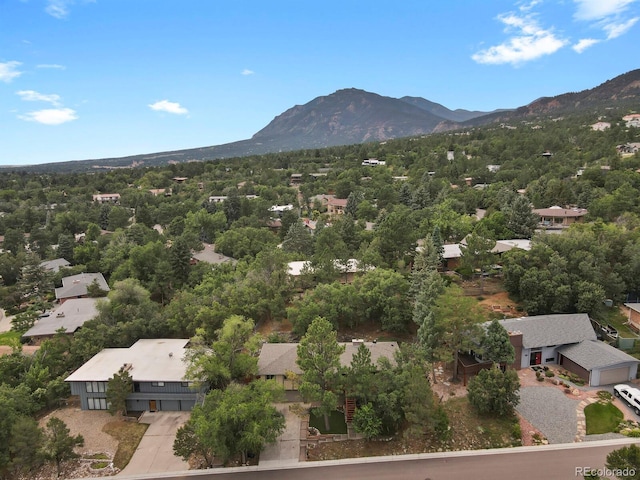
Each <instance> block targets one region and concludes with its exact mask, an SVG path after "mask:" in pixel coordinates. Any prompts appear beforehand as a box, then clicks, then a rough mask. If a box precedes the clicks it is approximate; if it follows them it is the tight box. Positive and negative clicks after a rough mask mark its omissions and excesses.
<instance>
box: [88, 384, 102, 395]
mask: <svg viewBox="0 0 640 480" xmlns="http://www.w3.org/2000/svg"><path fill="white" fill-rule="evenodd" d="M85 384H86V387H87V393H104V391H105V382H85Z"/></svg>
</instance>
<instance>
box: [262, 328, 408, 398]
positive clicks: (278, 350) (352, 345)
mask: <svg viewBox="0 0 640 480" xmlns="http://www.w3.org/2000/svg"><path fill="white" fill-rule="evenodd" d="M298 345H299V344H297V343H265V344H264V345H262V349H261V350H260V356H259V357H258V378H259V379H263V380H275V381H276V382H278V383H279V384H280V385H282V386H283V387H284V389H285V390H289V391H291V390H298V385H297V383H296V381H295V376H297V375H301V374H302V370H301V369H300V367H299V366H298V364H297V363H296V360H297V359H298ZM340 345H343V346H344V347H345V350H344V352H343V353H342V355H340V365H341V366H343V367H348V366H349V365H351V359H352V358H353V356H354V355H355V353H356V352H357V351H358V348H359V347H360V345H364V346H365V347H367V348H368V349H369V351H370V352H371V362H372V363H373V364H374V365H376V364H377V363H378V359H380V358H382V357H385V358H387V359H388V360H389V361H390V362H391V364H395V353H396V352H397V351H398V344H397V343H396V342H365V341H364V340H361V339H354V340H352V341H351V342H343V343H340ZM291 374H293V375H291Z"/></svg>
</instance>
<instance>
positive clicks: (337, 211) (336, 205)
mask: <svg viewBox="0 0 640 480" xmlns="http://www.w3.org/2000/svg"><path fill="white" fill-rule="evenodd" d="M346 208H347V199H346V198H335V197H334V198H330V199H329V200H328V201H327V213H328V214H329V215H342V214H343V213H344V211H345V209H346Z"/></svg>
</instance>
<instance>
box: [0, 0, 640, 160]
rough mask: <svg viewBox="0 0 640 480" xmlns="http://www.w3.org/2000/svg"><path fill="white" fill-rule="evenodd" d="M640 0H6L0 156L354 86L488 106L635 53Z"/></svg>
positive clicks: (58, 150) (131, 140) (576, 79)
mask: <svg viewBox="0 0 640 480" xmlns="http://www.w3.org/2000/svg"><path fill="white" fill-rule="evenodd" d="M639 18H640V0H558V1H549V0H538V1H536V0H533V1H531V0H530V1H527V2H516V1H504V0H491V1H479V0H447V1H445V0H439V1H436V0H401V1H395V2H389V1H383V0H369V1H367V2H365V1H360V0H322V1H312V0H295V1H294V0H270V1H264V0H262V1H258V0H0V164H2V165H19V164H36V163H48V162H56V161H65V160H82V159H89V158H104V157H116V156H126V155H134V154H138V153H151V152H159V151H166V150H176V149H182V148H191V147H202V146H208V145H219V144H223V143H228V142H233V141H237V140H244V139H247V138H250V137H251V136H252V135H253V134H254V133H256V132H257V131H258V130H260V129H261V128H263V127H264V126H266V125H267V124H268V123H269V122H270V121H271V120H272V119H273V118H274V117H275V116H277V115H279V114H280V113H282V112H284V111H285V110H286V109H288V108H290V107H292V106H294V105H301V104H305V103H307V102H309V101H311V100H312V99H314V98H315V97H318V96H322V95H329V94H331V93H333V92H334V91H336V90H339V89H342V88H352V87H353V88H360V89H363V90H367V91H369V92H373V93H377V94H380V95H385V96H390V97H402V96H405V95H411V96H420V97H423V98H426V99H428V100H431V101H434V102H438V103H441V104H442V105H444V106H446V107H448V108H451V109H456V108H464V109H469V110H484V111H489V110H493V109H496V108H513V107H518V106H521V105H525V104H527V103H529V102H531V101H533V100H535V99H536V98H538V97H541V96H551V95H557V94H561V93H566V92H569V91H579V90H583V89H586V88H592V87H594V86H596V85H599V84H600V83H602V82H604V81H606V80H608V79H610V78H613V77H615V76H617V75H620V74H622V73H625V72H627V71H629V70H633V69H636V68H639V67H640V65H639V64H638V58H639V57H638V45H640V22H638V20H639Z"/></svg>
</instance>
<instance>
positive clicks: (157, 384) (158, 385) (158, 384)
mask: <svg viewBox="0 0 640 480" xmlns="http://www.w3.org/2000/svg"><path fill="white" fill-rule="evenodd" d="M151 386H152V387H164V382H151Z"/></svg>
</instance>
